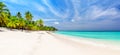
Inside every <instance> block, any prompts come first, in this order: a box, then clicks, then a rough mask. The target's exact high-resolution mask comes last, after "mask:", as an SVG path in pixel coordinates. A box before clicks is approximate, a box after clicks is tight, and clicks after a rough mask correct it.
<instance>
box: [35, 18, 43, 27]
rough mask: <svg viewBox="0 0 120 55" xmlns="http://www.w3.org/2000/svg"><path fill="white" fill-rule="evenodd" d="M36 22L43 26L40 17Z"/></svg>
mask: <svg viewBox="0 0 120 55" xmlns="http://www.w3.org/2000/svg"><path fill="white" fill-rule="evenodd" d="M36 23H37V25H38V26H43V24H44V22H43V20H42V19H39V20H37V21H36Z"/></svg>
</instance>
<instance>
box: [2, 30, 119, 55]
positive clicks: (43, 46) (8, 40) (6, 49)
mask: <svg viewBox="0 0 120 55" xmlns="http://www.w3.org/2000/svg"><path fill="white" fill-rule="evenodd" d="M2 30H4V31H3V32H0V55H120V47H116V46H114V45H104V44H102V43H98V42H94V41H92V40H85V39H78V38H72V37H65V36H62V35H56V34H53V33H52V34H48V33H47V32H45V31H38V32H25V31H23V32H22V31H9V30H6V29H2Z"/></svg>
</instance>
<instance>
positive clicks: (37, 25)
mask: <svg viewBox="0 0 120 55" xmlns="http://www.w3.org/2000/svg"><path fill="white" fill-rule="evenodd" d="M32 18H33V15H32V14H31V12H29V11H27V12H25V18H23V17H22V14H21V13H20V12H18V13H16V16H12V15H11V13H10V11H9V9H8V8H7V6H6V5H5V4H4V3H3V2H0V27H6V28H10V29H21V30H35V31H37V30H45V31H56V30H57V29H56V28H55V27H51V26H45V25H44V22H43V20H42V19H39V20H36V21H33V20H32Z"/></svg>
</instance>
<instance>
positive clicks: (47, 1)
mask: <svg viewBox="0 0 120 55" xmlns="http://www.w3.org/2000/svg"><path fill="white" fill-rule="evenodd" d="M42 1H43V2H44V3H45V5H47V6H48V7H49V10H50V11H51V12H52V13H53V14H54V15H56V16H58V17H61V18H67V17H68V14H69V10H66V12H65V13H64V14H60V13H59V12H58V11H56V10H55V9H54V8H53V7H52V5H51V4H50V3H49V0H42Z"/></svg>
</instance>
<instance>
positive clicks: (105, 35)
mask: <svg viewBox="0 0 120 55" xmlns="http://www.w3.org/2000/svg"><path fill="white" fill-rule="evenodd" d="M56 33H58V34H63V35H70V36H75V37H82V38H92V39H100V40H116V41H120V32H78V31H76V32H75V31H74V32H73V31H57V32H56Z"/></svg>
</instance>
